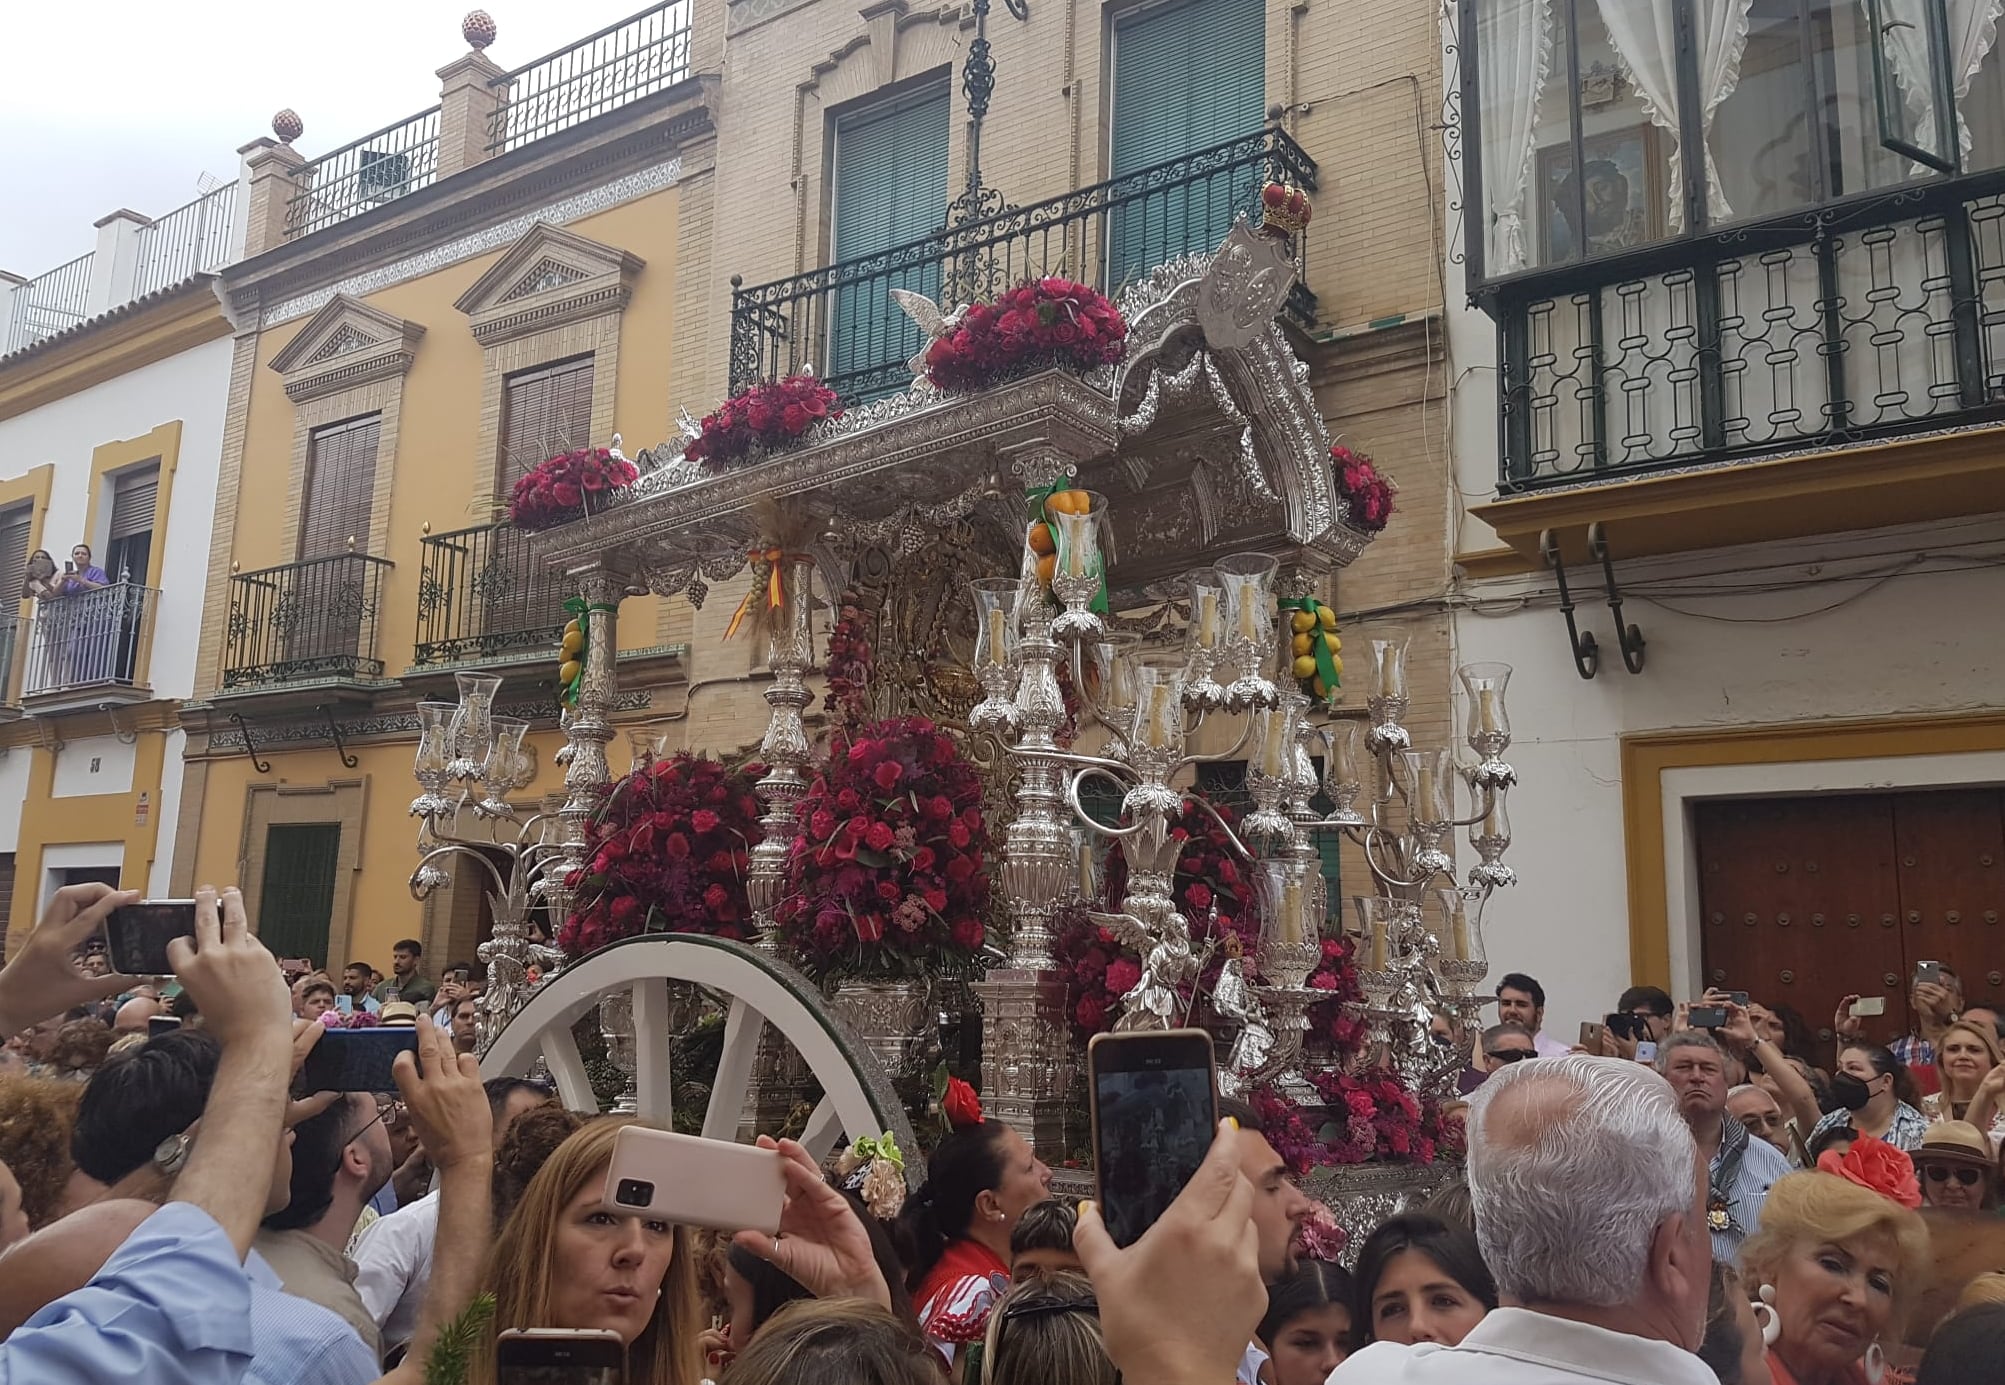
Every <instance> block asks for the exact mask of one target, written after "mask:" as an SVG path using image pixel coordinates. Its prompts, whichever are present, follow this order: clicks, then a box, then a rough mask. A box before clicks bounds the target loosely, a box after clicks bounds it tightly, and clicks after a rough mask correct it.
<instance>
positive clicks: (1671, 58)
mask: <svg viewBox="0 0 2005 1385" xmlns="http://www.w3.org/2000/svg"><path fill="white" fill-rule="evenodd" d="M1599 4H1600V9H1601V22H1602V25H1603V26H1604V27H1605V28H1606V29H1607V30H1608V41H1609V43H1610V44H1612V45H1613V46H1614V48H1615V57H1616V60H1617V61H1618V62H1620V63H1621V64H1622V71H1623V75H1624V76H1626V77H1627V78H1628V79H1629V80H1630V82H1632V83H1633V84H1634V85H1635V87H1636V90H1637V93H1638V94H1639V95H1640V96H1641V97H1642V100H1643V109H1644V111H1645V113H1646V114H1648V115H1649V117H1650V123H1651V124H1653V125H1656V126H1659V127H1661V128H1662V129H1664V130H1667V131H1669V132H1670V137H1671V171H1670V177H1669V179H1668V180H1666V183H1665V195H1666V196H1667V197H1669V198H1670V201H1671V205H1670V207H1669V208H1668V222H1669V225H1670V227H1671V229H1672V230H1674V231H1676V230H1679V229H1681V228H1682V227H1683V226H1684V223H1685V204H1684V199H1683V197H1682V195H1681V194H1680V192H1679V189H1680V187H1681V186H1682V185H1683V177H1682V175H1681V173H1680V167H1681V164H1680V155H1681V153H1682V151H1681V150H1680V149H1679V148H1678V49H1677V35H1676V30H1675V27H1674V25H1673V12H1674V8H1675V0H1599ZM1752 5H1753V0H1691V6H1692V17H1693V20H1694V22H1695V24H1696V25H1697V28H1698V40H1699V120H1700V128H1701V131H1702V132H1703V133H1702V138H1703V139H1704V141H1705V142H1706V146H1707V147H1706V149H1705V156H1706V207H1707V211H1708V213H1709V214H1710V216H1711V217H1712V219H1713V220H1714V221H1715V222H1719V221H1724V220H1726V219H1727V218H1728V217H1730V216H1731V215H1732V214H1733V208H1731V207H1729V206H1728V205H1727V199H1726V194H1725V192H1724V191H1723V190H1722V189H1721V187H1720V177H1719V170H1718V169H1717V168H1716V167H1714V165H1713V151H1712V148H1711V140H1712V132H1713V112H1714V111H1716V110H1718V109H1719V105H1720V103H1721V102H1722V101H1724V100H1726V99H1727V98H1728V97H1729V96H1732V95H1733V92H1734V88H1735V87H1737V86H1739V85H1740V58H1741V53H1742V52H1743V51H1744V50H1745V49H1746V47H1747V15H1748V10H1749V9H1750V8H1751V7H1752Z"/></svg>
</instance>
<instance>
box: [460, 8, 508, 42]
mask: <svg viewBox="0 0 2005 1385" xmlns="http://www.w3.org/2000/svg"><path fill="white" fill-rule="evenodd" d="M459 32H460V37H461V38H463V39H465V40H466V42H467V46H468V47H469V48H472V49H473V50H475V51H476V52H480V51H483V50H485V49H486V47H487V45H488V44H490V43H493V42H494V36H495V34H496V33H497V32H499V31H498V30H497V29H496V28H495V27H494V16H493V15H491V14H489V13H488V12H487V11H486V10H468V11H467V16H466V18H465V19H462V20H461V21H460V22H459Z"/></svg>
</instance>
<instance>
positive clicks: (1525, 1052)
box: [1483, 1048, 1538, 1063]
mask: <svg viewBox="0 0 2005 1385" xmlns="http://www.w3.org/2000/svg"><path fill="white" fill-rule="evenodd" d="M1483 1056H1484V1057H1485V1058H1493V1059H1495V1060H1496V1061H1497V1062H1499V1063H1515V1062H1518V1061H1519V1060H1520V1059H1524V1058H1536V1057H1538V1054H1537V1053H1535V1052H1533V1051H1532V1050H1531V1049H1529V1048H1505V1049H1488V1048H1486V1049H1484V1050H1483Z"/></svg>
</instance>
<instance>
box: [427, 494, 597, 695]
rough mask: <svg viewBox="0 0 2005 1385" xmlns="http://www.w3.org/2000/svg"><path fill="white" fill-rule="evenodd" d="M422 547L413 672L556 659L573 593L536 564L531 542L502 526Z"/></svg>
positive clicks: (442, 537) (430, 540) (437, 537)
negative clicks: (446, 667)
mask: <svg viewBox="0 0 2005 1385" xmlns="http://www.w3.org/2000/svg"><path fill="white" fill-rule="evenodd" d="M422 546H423V549H424V566H423V568H422V569H421V570H420V572H419V575H418V636H417V640H416V643H415V647H414V649H413V652H412V657H411V662H412V664H413V665H414V666H416V667H419V668H431V667H438V666H440V665H463V664H496V663H513V662H517V661H528V662H544V663H547V662H549V661H550V660H551V659H553V658H554V657H555V650H556V646H557V642H558V640H559V639H560V638H561V637H562V635H563V633H564V623H565V622H566V621H567V620H568V619H569V618H570V617H569V615H568V614H567V613H566V612H565V610H564V599H565V598H566V597H567V596H570V595H572V594H573V593H572V592H571V591H570V590H569V589H568V588H567V587H566V586H565V584H564V582H563V580H562V578H561V576H559V575H558V574H556V573H553V572H552V571H550V570H549V569H547V568H545V567H544V566H543V565H541V564H539V563H537V562H536V561H535V559H534V557H533V555H532V554H531V552H530V547H529V538H528V536H527V535H526V534H523V533H522V532H521V531H520V530H517V529H515V528H512V527H511V526H509V525H506V524H496V525H488V526H482V527H479V528H473V529H456V530H454V531H453V532H451V533H449V534H433V535H430V536H429V537H427V538H426V539H425V540H424V542H423V545H422Z"/></svg>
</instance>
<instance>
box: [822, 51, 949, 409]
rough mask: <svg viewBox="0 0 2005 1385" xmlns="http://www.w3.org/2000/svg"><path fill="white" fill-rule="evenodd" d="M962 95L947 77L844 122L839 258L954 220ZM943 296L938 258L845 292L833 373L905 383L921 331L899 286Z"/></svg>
mask: <svg viewBox="0 0 2005 1385" xmlns="http://www.w3.org/2000/svg"><path fill="white" fill-rule="evenodd" d="M952 128H953V102H952V99H951V97H950V94H949V92H948V90H947V88H946V87H945V86H944V85H942V86H938V87H931V88H928V89H927V90H925V91H923V92H918V93H914V94H912V95H909V96H904V97H900V98H898V99H897V100H894V101H886V102H880V103H877V104H875V105H872V106H869V107H867V108H866V109H864V110H860V111H857V112H854V113H853V114H850V115H845V116H842V117H840V118H839V119H838V120H837V121H836V126H835V159H834V176H833V179H832V184H831V197H832V202H833V215H832V224H831V226H830V240H831V242H832V247H831V252H832V254H833V256H834V259H835V261H836V263H841V262H843V261H845V260H853V259H855V258H857V257H858V256H860V255H872V254H876V253H877V252H879V251H882V250H889V249H891V248H892V247H894V246H899V245H905V244H908V243H910V242H912V241H916V240H924V239H925V238H926V237H927V236H930V235H931V234H933V232H935V231H937V230H939V229H940V228H941V226H943V225H944V224H945V223H946V219H947V150H948V146H949V144H950V143H951V131H952ZM893 288H903V289H910V290H912V291H913V292H915V293H923V294H925V295H926V296H927V297H928V298H936V297H938V296H939V290H940V266H939V264H938V263H937V262H935V261H928V262H925V263H921V264H916V265H913V266H910V267H909V268H907V269H905V270H904V271H902V272H900V273H898V274H895V275H892V276H890V277H886V276H884V275H875V276H873V277H871V278H869V279H866V280H863V281H860V282H858V283H854V284H846V285H843V286H842V287H841V288H839V289H838V290H837V293H836V302H835V305H834V310H833V315H832V319H831V321H830V323H829V333H830V341H829V347H828V353H827V355H828V362H829V366H828V378H829V379H830V380H831V381H833V382H834V386H835V388H836V389H838V390H841V391H843V393H845V394H847V395H849V396H851V397H853V398H854V397H863V396H867V395H870V394H876V393H882V392H885V391H886V390H887V389H892V388H902V387H903V386H904V385H905V384H906V383H908V382H909V380H910V378H911V377H910V375H909V373H907V372H906V371H905V369H904V363H905V362H906V361H907V360H909V359H910V358H911V357H912V355H913V353H914V352H916V351H917V350H918V349H919V330H918V328H917V327H915V326H914V325H913V323H912V320H911V319H910V318H908V317H906V315H905V313H904V311H903V310H902V309H900V308H899V307H898V306H897V305H896V304H895V303H893V302H892V301H891V298H890V295H889V293H888V292H887V290H889V289H893Z"/></svg>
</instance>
